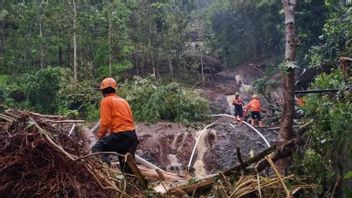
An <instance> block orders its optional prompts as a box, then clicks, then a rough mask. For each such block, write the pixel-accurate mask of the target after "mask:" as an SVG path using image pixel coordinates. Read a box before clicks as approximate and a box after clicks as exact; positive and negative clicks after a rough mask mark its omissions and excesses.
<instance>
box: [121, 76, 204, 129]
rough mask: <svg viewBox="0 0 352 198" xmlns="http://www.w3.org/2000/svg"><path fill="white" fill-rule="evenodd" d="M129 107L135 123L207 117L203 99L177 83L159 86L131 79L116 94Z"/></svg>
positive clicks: (156, 82)
mask: <svg viewBox="0 0 352 198" xmlns="http://www.w3.org/2000/svg"><path fill="white" fill-rule="evenodd" d="M118 93H119V94H120V95H121V96H123V97H125V98H126V99H127V100H128V101H129V102H130V104H131V106H132V109H133V113H134V117H135V119H136V120H139V121H147V122H155V121H158V120H170V121H176V122H181V123H189V122H192V121H200V120H202V119H204V118H205V116H206V115H207V114H208V113H209V106H208V103H207V101H206V100H205V99H203V98H201V97H200V96H199V95H198V94H197V93H196V92H194V91H192V90H190V89H187V88H183V87H181V86H180V85H179V84H178V83H170V84H162V83H160V82H159V81H157V80H155V79H153V78H152V77H149V78H144V79H143V78H139V77H137V78H135V80H134V81H133V82H126V84H125V86H123V87H121V88H120V89H119V90H118Z"/></svg>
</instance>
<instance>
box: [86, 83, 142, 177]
mask: <svg viewBox="0 0 352 198" xmlns="http://www.w3.org/2000/svg"><path fill="white" fill-rule="evenodd" d="M100 89H101V92H102V94H103V96H104V98H103V99H102V100H101V102H100V129H99V132H98V137H99V140H98V142H97V143H96V144H95V145H94V146H93V147H92V152H106V151H109V152H116V153H118V154H119V156H118V158H119V162H120V168H121V171H122V172H125V173H131V169H130V168H129V167H128V165H127V164H126V166H125V160H124V156H123V155H125V154H127V153H130V154H131V155H132V157H133V158H134V154H135V152H136V149H137V145H138V138H137V135H136V132H135V125H134V120H133V116H132V111H131V107H130V105H129V104H128V102H127V101H126V100H125V99H123V98H121V97H119V96H118V95H117V94H116V89H117V83H116V81H115V80H114V79H113V78H105V79H104V80H103V81H102V82H101V84H100ZM101 159H102V160H103V161H104V162H106V163H107V164H109V166H110V161H109V158H108V155H106V154H102V155H101Z"/></svg>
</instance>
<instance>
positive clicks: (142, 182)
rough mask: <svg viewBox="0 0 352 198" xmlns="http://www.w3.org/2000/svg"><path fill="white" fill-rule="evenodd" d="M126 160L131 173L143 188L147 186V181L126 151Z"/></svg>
mask: <svg viewBox="0 0 352 198" xmlns="http://www.w3.org/2000/svg"><path fill="white" fill-rule="evenodd" d="M126 162H127V164H128V166H129V167H130V169H131V170H132V172H133V174H134V175H135V176H136V177H137V180H138V182H139V185H140V186H141V187H142V188H143V189H144V190H145V189H147V188H148V182H147V180H145V178H144V177H143V175H142V174H141V172H140V171H139V169H138V167H137V165H136V162H135V161H134V159H133V158H132V156H131V154H129V153H127V154H126Z"/></svg>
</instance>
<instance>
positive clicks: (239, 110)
mask: <svg viewBox="0 0 352 198" xmlns="http://www.w3.org/2000/svg"><path fill="white" fill-rule="evenodd" d="M232 104H233V105H234V106H235V117H236V120H237V121H238V122H240V123H242V120H243V105H244V102H243V100H242V99H241V98H240V94H239V93H238V92H236V93H235V99H234V100H233V102H232Z"/></svg>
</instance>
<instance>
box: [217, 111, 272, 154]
mask: <svg viewBox="0 0 352 198" xmlns="http://www.w3.org/2000/svg"><path fill="white" fill-rule="evenodd" d="M210 116H212V117H221V116H223V117H229V118H233V119H237V118H236V117H235V116H232V115H228V114H214V115H210ZM243 123H245V124H246V125H247V126H248V127H249V128H251V129H253V131H255V132H256V133H257V134H258V135H259V136H260V137H261V138H262V139H263V140H264V142H265V144H266V145H267V146H268V148H269V147H270V144H269V142H268V140H267V139H266V138H265V137H264V135H263V134H262V133H260V131H258V129H256V128H254V127H253V126H252V125H250V124H249V123H248V122H245V121H243Z"/></svg>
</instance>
